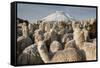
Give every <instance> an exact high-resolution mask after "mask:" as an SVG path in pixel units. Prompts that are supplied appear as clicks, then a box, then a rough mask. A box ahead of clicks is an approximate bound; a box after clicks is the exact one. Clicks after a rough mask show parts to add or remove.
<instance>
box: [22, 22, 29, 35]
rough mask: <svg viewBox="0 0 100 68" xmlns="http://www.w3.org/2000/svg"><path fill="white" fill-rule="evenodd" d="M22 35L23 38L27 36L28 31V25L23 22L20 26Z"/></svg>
mask: <svg viewBox="0 0 100 68" xmlns="http://www.w3.org/2000/svg"><path fill="white" fill-rule="evenodd" d="M22 33H23V36H25V37H27V36H28V33H29V30H28V23H26V22H23V24H22Z"/></svg>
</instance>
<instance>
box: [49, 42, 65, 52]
mask: <svg viewBox="0 0 100 68" xmlns="http://www.w3.org/2000/svg"><path fill="white" fill-rule="evenodd" d="M62 49H63V46H62V45H61V44H60V43H59V42H58V41H53V42H52V43H51V44H50V52H51V53H55V52H57V51H58V50H62Z"/></svg>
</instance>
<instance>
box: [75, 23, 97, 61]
mask: <svg viewBox="0 0 100 68" xmlns="http://www.w3.org/2000/svg"><path fill="white" fill-rule="evenodd" d="M75 25H76V26H77V27H74V28H73V29H74V33H73V36H74V40H75V43H76V45H77V47H79V48H80V49H81V50H83V51H84V52H85V54H86V60H96V44H94V43H91V42H85V41H84V40H85V37H84V31H83V30H82V29H81V28H80V27H79V24H75ZM73 26H74V25H73Z"/></svg>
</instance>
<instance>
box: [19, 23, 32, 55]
mask: <svg viewBox="0 0 100 68" xmlns="http://www.w3.org/2000/svg"><path fill="white" fill-rule="evenodd" d="M22 34H23V35H22V36H20V37H18V38H17V56H19V54H21V52H22V51H23V50H24V49H25V48H26V47H27V46H29V45H31V44H32V43H33V42H32V40H31V39H30V37H29V35H28V26H27V24H26V22H24V23H23V25H22Z"/></svg>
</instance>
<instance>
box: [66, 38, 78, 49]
mask: <svg viewBox="0 0 100 68" xmlns="http://www.w3.org/2000/svg"><path fill="white" fill-rule="evenodd" d="M64 48H65V49H67V48H77V47H76V43H75V40H70V41H69V42H67V43H66V44H65V47H64Z"/></svg>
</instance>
